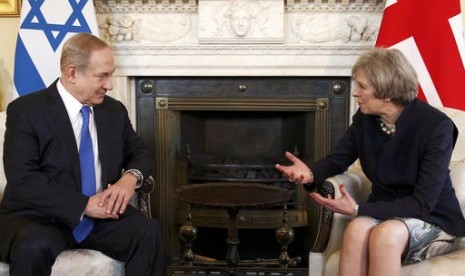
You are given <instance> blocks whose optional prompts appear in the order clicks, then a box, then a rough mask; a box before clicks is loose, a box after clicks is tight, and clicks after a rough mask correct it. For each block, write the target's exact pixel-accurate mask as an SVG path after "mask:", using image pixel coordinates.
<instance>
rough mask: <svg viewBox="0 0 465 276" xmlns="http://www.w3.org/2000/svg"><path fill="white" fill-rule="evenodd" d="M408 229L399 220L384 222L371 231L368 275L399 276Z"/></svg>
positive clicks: (406, 243)
mask: <svg viewBox="0 0 465 276" xmlns="http://www.w3.org/2000/svg"><path fill="white" fill-rule="evenodd" d="M408 240H409V234H408V229H407V226H406V225H405V223H404V222H403V221H401V220H396V219H393V220H386V221H384V222H382V223H380V224H379V225H378V226H376V227H374V228H373V230H372V231H371V234H370V238H369V245H368V252H369V260H370V262H369V268H368V275H372V276H375V275H376V276H384V275H387V276H396V275H398V276H400V275H401V263H402V254H403V253H404V251H405V250H406V249H407V246H408Z"/></svg>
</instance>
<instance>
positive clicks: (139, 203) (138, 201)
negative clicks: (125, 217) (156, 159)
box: [129, 176, 155, 218]
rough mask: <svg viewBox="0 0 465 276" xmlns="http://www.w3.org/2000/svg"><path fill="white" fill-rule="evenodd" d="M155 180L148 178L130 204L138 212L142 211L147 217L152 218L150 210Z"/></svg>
mask: <svg viewBox="0 0 465 276" xmlns="http://www.w3.org/2000/svg"><path fill="white" fill-rule="evenodd" d="M154 185H155V180H154V179H153V177H152V176H149V177H147V178H146V179H145V180H144V183H142V186H141V187H140V188H139V189H137V190H136V192H135V193H134V195H133V197H132V198H131V200H130V201H129V203H130V204H131V205H132V206H133V207H135V208H136V209H137V210H139V211H141V212H142V213H143V214H144V215H145V216H146V217H148V218H151V217H152V211H151V208H150V194H151V192H152V191H153V188H154Z"/></svg>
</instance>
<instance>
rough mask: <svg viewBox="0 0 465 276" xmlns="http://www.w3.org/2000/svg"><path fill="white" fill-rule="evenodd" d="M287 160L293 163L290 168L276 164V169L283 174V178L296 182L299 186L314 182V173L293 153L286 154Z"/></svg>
mask: <svg viewBox="0 0 465 276" xmlns="http://www.w3.org/2000/svg"><path fill="white" fill-rule="evenodd" d="M285 155H286V157H287V159H289V160H290V161H291V162H292V165H290V166H283V165H280V164H276V165H275V168H276V169H277V170H278V171H280V172H282V173H283V176H284V177H286V178H288V179H289V181H291V182H295V183H297V184H307V183H312V182H313V173H312V171H311V170H310V168H309V167H307V165H305V163H304V162H302V161H301V160H300V159H299V158H297V157H296V156H295V155H293V154H292V153H290V152H288V151H286V153H285Z"/></svg>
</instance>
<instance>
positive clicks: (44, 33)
mask: <svg viewBox="0 0 465 276" xmlns="http://www.w3.org/2000/svg"><path fill="white" fill-rule="evenodd" d="M80 32H85V33H92V34H94V35H96V36H98V25H97V19H96V16H95V9H94V3H93V1H92V0H23V4H22V8H21V18H20V23H19V32H18V40H17V43H16V53H15V66H14V85H15V90H16V91H15V92H16V95H14V97H17V96H23V95H26V94H28V93H31V92H35V91H37V90H41V89H44V88H46V87H48V86H49V85H50V84H52V82H53V81H55V80H56V79H57V78H58V77H60V74H61V73H60V55H61V49H62V46H63V42H65V41H66V39H67V38H69V37H70V36H72V35H73V34H75V33H80Z"/></svg>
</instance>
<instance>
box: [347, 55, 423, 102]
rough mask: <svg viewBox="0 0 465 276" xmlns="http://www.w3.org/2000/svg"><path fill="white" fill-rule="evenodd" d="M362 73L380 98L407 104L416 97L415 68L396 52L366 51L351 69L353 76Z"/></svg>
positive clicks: (416, 81) (416, 80)
mask: <svg viewBox="0 0 465 276" xmlns="http://www.w3.org/2000/svg"><path fill="white" fill-rule="evenodd" d="M360 71H363V72H364V73H365V76H366V77H367V79H368V81H369V82H370V84H371V85H373V87H374V88H375V97H376V98H378V99H388V98H390V99H391V100H392V101H393V102H394V103H397V104H401V105H405V104H406V103H408V102H411V101H413V100H414V99H415V98H416V97H417V94H418V79H417V74H416V72H415V69H414V68H413V67H412V65H411V64H410V63H409V61H408V60H407V58H406V57H405V56H404V54H402V52H401V51H399V50H397V49H386V48H374V49H372V50H369V51H367V52H365V53H364V54H362V55H361V56H360V57H359V58H358V60H357V62H356V63H355V65H354V66H353V67H352V77H353V78H355V77H356V75H357V74H358V73H359V72H360Z"/></svg>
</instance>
